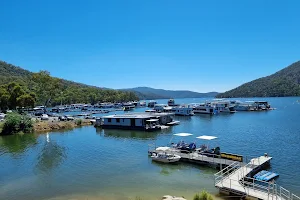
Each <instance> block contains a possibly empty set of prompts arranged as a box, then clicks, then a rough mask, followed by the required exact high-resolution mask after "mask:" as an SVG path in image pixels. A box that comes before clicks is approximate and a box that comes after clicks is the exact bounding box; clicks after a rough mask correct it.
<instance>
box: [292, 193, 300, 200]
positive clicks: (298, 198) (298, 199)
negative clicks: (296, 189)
mask: <svg viewBox="0 0 300 200" xmlns="http://www.w3.org/2000/svg"><path fill="white" fill-rule="evenodd" d="M294 199H296V200H300V197H298V196H297V195H295V194H292V195H291V200H294Z"/></svg>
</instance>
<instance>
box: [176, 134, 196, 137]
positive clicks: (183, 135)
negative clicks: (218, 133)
mask: <svg viewBox="0 0 300 200" xmlns="http://www.w3.org/2000/svg"><path fill="white" fill-rule="evenodd" d="M174 135H175V136H180V137H186V136H191V135H193V134H191V133H176V134H174Z"/></svg>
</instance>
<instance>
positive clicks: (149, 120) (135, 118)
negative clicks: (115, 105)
mask: <svg viewBox="0 0 300 200" xmlns="http://www.w3.org/2000/svg"><path fill="white" fill-rule="evenodd" d="M96 126H100V127H102V128H104V129H129V130H142V131H155V130H160V129H161V126H160V124H159V119H157V118H156V117H153V116H150V115H147V114H131V115H109V116H104V117H102V118H98V119H96Z"/></svg>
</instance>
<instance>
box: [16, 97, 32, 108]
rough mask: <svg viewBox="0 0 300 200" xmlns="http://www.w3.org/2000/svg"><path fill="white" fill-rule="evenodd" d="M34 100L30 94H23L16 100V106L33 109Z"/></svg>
mask: <svg viewBox="0 0 300 200" xmlns="http://www.w3.org/2000/svg"><path fill="white" fill-rule="evenodd" d="M34 103H35V99H34V98H33V97H32V96H31V95H30V94H23V95H22V96H20V97H18V98H17V105H18V106H20V107H25V108H28V107H30V108H32V107H34Z"/></svg>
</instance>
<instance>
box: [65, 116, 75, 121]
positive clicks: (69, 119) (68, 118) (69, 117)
mask: <svg viewBox="0 0 300 200" xmlns="http://www.w3.org/2000/svg"><path fill="white" fill-rule="evenodd" d="M65 117H66V118H67V120H68V121H72V120H74V117H72V116H71V115H66V116H65Z"/></svg>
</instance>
